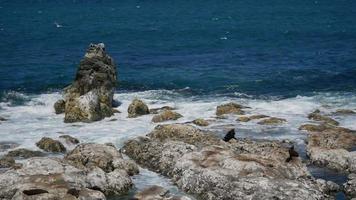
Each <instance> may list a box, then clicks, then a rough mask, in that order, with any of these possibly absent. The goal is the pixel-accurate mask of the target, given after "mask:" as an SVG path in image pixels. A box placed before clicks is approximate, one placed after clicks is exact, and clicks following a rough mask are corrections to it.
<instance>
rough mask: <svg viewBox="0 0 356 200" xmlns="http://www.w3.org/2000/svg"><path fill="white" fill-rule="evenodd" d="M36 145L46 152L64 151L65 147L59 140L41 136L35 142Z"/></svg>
mask: <svg viewBox="0 0 356 200" xmlns="http://www.w3.org/2000/svg"><path fill="white" fill-rule="evenodd" d="M36 145H37V147H38V148H40V149H43V150H44V151H47V152H53V153H64V152H66V148H65V147H64V146H63V144H62V143H61V142H60V141H58V140H54V139H52V138H48V137H43V138H42V139H41V140H40V141H38V142H37V143H36Z"/></svg>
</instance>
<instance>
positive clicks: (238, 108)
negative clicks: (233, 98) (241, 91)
mask: <svg viewBox="0 0 356 200" xmlns="http://www.w3.org/2000/svg"><path fill="white" fill-rule="evenodd" d="M243 108H246V107H244V106H242V105H240V104H237V103H233V102H231V103H227V104H223V105H220V106H218V107H217V108H216V115H217V116H221V115H224V114H238V115H243V114H244V113H245V112H244V111H243V110H242V109H243Z"/></svg>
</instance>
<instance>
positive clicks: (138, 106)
mask: <svg viewBox="0 0 356 200" xmlns="http://www.w3.org/2000/svg"><path fill="white" fill-rule="evenodd" d="M127 112H128V117H129V118H133V117H138V116H141V115H147V114H150V110H149V109H148V106H147V105H146V104H145V103H144V102H143V101H141V100H139V99H134V100H133V101H132V103H131V104H130V105H129V107H128V109H127Z"/></svg>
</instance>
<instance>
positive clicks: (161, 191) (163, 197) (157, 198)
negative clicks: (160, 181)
mask: <svg viewBox="0 0 356 200" xmlns="http://www.w3.org/2000/svg"><path fill="white" fill-rule="evenodd" d="M134 199H135V200H190V198H188V197H181V196H172V195H171V194H170V193H169V190H167V189H165V188H163V187H161V186H157V185H153V186H151V187H148V188H145V189H144V190H142V191H140V192H138V193H137V194H136V195H135V197H134Z"/></svg>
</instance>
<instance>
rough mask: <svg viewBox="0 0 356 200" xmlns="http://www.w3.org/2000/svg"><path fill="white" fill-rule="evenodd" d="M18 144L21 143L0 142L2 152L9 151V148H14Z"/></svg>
mask: <svg viewBox="0 0 356 200" xmlns="http://www.w3.org/2000/svg"><path fill="white" fill-rule="evenodd" d="M18 146H19V144H17V143H16V142H0V152H3V151H7V150H8V149H14V148H16V147H18Z"/></svg>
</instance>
